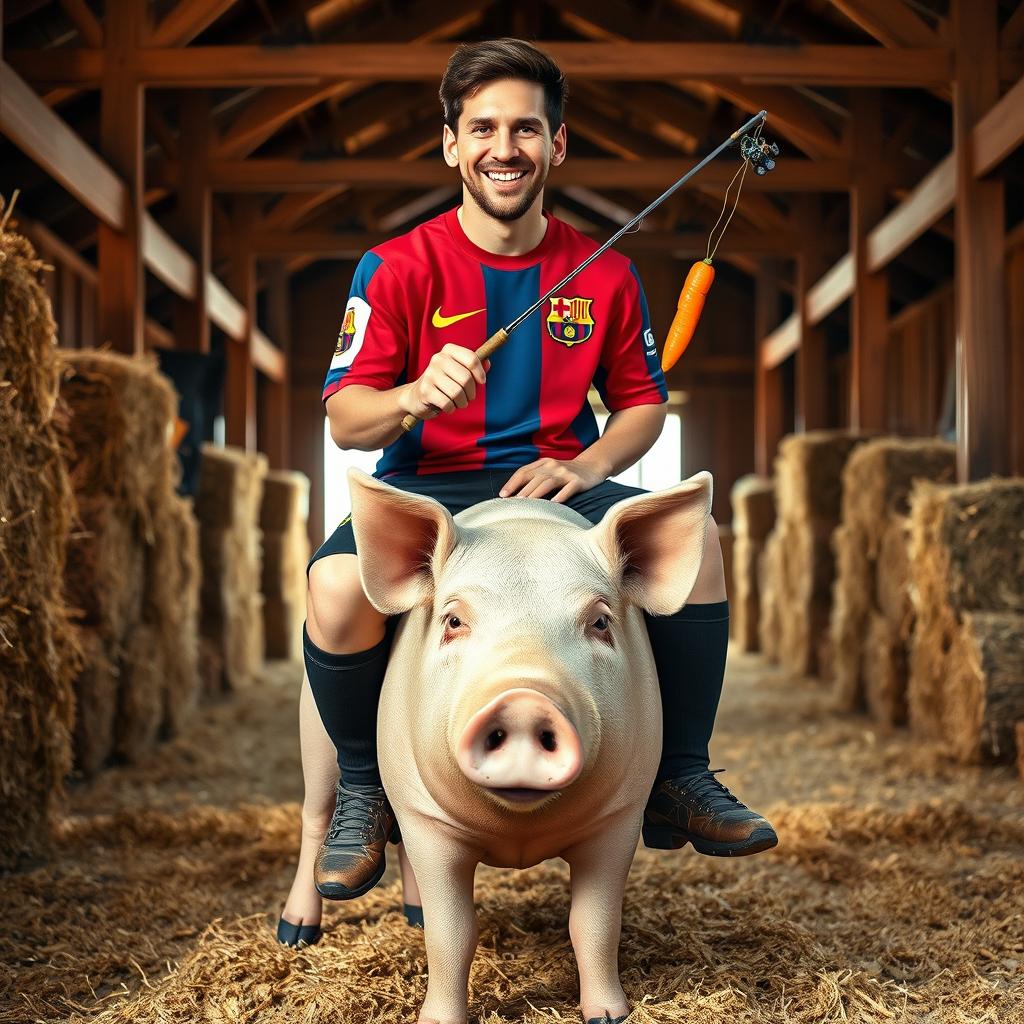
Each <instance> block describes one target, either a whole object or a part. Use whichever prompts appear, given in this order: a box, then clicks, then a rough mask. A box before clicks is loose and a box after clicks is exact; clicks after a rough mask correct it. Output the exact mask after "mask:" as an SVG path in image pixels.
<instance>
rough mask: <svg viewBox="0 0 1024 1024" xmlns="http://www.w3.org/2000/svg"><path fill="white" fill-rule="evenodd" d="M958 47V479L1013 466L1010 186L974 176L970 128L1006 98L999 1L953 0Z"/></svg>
mask: <svg viewBox="0 0 1024 1024" xmlns="http://www.w3.org/2000/svg"><path fill="white" fill-rule="evenodd" d="M952 38H953V40H954V45H955V47H956V67H957V75H956V81H955V82H954V83H953V151H954V156H955V163H956V320H957V336H956V428H957V429H956V434H957V477H958V478H959V480H960V481H961V482H966V481H968V480H980V479H982V478H984V477H987V476H990V475H992V474H993V473H998V474H1004V473H1009V472H1010V462H1011V459H1010V447H1011V445H1010V429H1009V418H1008V412H1009V410H1008V394H1007V389H1008V379H1007V378H1008V376H1009V374H1008V373H1007V370H1008V368H1009V351H1008V349H1007V344H1006V309H1005V303H1006V277H1005V271H1004V262H1003V261H1004V258H1005V257H1004V251H1003V250H1004V246H1005V226H1004V206H1005V198H1004V185H1003V180H1002V178H1001V177H1000V176H999V172H998V171H997V172H995V174H993V175H992V176H990V177H987V178H982V179H978V178H975V176H974V169H973V168H974V153H973V145H972V139H971V132H972V131H973V129H974V126H975V125H976V124H977V123H978V121H979V120H980V119H981V118H982V116H983V115H984V114H985V113H986V112H987V111H988V110H989V109H990V108H991V107H992V106H993V105H994V104H995V103H996V101H997V100H998V99H999V24H998V19H997V11H996V4H992V3H983V4H978V3H969V2H968V0H953V4H952Z"/></svg>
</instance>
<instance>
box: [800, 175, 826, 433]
mask: <svg viewBox="0 0 1024 1024" xmlns="http://www.w3.org/2000/svg"><path fill="white" fill-rule="evenodd" d="M793 212H794V219H795V221H796V223H795V227H796V231H797V234H798V236H799V238H800V252H799V254H798V256H797V261H796V310H797V315H798V316H799V317H800V347H799V348H798V349H797V353H796V393H795V396H794V397H795V403H794V427H795V429H796V430H798V431H801V432H802V431H805V430H817V429H820V428H821V427H825V426H828V409H827V402H826V396H827V393H828V388H827V383H828V381H827V375H828V366H827V356H828V353H827V351H826V348H825V329H824V327H823V326H821V325H820V324H818V325H816V326H812V325H811V322H810V319H809V317H808V313H807V292H808V291H809V290H810V288H811V287H812V286H813V285H814V284H816V283H817V281H818V280H819V279H820V278H821V277H822V275H823V274H824V273H825V271H826V270H828V263H827V262H826V260H825V255H824V253H823V252H822V246H821V236H822V227H823V224H822V220H823V218H822V213H821V198H820V197H819V196H813V195H802V196H797V197H796V198H795V199H794V201H793Z"/></svg>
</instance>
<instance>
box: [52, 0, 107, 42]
mask: <svg viewBox="0 0 1024 1024" xmlns="http://www.w3.org/2000/svg"><path fill="white" fill-rule="evenodd" d="M60 5H61V7H62V8H63V10H64V13H65V14H66V15H67V16H68V17H69V18H70V19H71V23H72V24H73V25H74V26H75V28H76V29H78V34H79V35H80V36H81V37H82V42H83V43H85V45H86V46H92V47H95V48H97V49H98V48H99V47H101V46H102V45H103V28H102V26H101V25H100V21H99V18H97V17H96V15H95V14H93V13H92V10H91V9H90V8H89V6H88V5H87V4H86V3H85V0H60Z"/></svg>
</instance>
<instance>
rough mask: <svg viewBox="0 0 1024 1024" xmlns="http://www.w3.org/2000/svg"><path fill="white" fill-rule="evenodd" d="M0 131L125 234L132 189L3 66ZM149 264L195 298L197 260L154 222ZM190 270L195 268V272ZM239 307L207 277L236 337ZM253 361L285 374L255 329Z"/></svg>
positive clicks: (212, 310) (145, 230)
mask: <svg viewBox="0 0 1024 1024" xmlns="http://www.w3.org/2000/svg"><path fill="white" fill-rule="evenodd" d="M0 130H2V131H3V133H4V134H5V135H7V136H8V137H9V138H10V139H11V140H12V141H13V142H14V143H15V144H16V145H17V146H18V147H19V148H20V149H22V150H23V152H25V153H26V154H27V155H28V156H30V157H31V158H32V159H33V160H35V161H36V162H37V163H39V164H40V165H41V166H42V167H43V168H44V169H45V170H46V172H47V173H48V174H50V175H52V176H53V177H54V178H56V179H57V180H58V181H60V182H61V183H62V184H64V185H65V187H67V188H68V190H69V191H71V192H72V193H73V194H74V195H75V196H76V197H77V198H78V199H79V200H80V201H81V202H82V204H83V205H84V206H85V207H86V208H87V209H89V210H91V211H92V213H93V214H95V216H97V217H98V218H100V219H101V220H102V221H103V222H104V223H105V224H107V225H108V226H110V227H112V228H115V229H117V230H121V229H123V227H124V224H125V220H124V217H125V210H126V207H127V203H128V191H127V188H126V187H125V184H124V182H123V181H122V180H121V179H120V178H119V177H118V175H117V174H115V173H114V171H113V170H111V168H110V167H109V166H108V165H107V164H106V162H105V161H104V160H102V159H101V158H100V157H99V156H97V155H96V153H94V152H93V151H92V150H91V149H90V148H89V147H88V146H87V145H86V144H85V143H84V142H83V141H82V140H81V139H80V138H79V136H78V135H77V134H76V133H75V132H74V131H73V130H72V129H71V128H70V127H69V126H68V125H67V123H66V122H64V121H63V120H62V119H61V118H59V117H58V116H57V115H56V114H55V113H53V111H52V110H50V109H49V108H48V107H47V106H46V104H45V103H43V101H42V100H41V99H40V98H39V97H38V96H37V95H36V94H35V93H34V92H33V91H32V89H30V88H29V87H28V86H27V85H26V84H25V83H24V82H23V81H22V80H21V79H20V78H19V77H18V75H17V74H15V73H14V72H13V71H12V70H11V68H9V67H8V66H7V65H6V64H4V63H3V62H0ZM141 236H142V252H143V259H144V260H145V262H146V266H147V267H148V268H149V269H150V270H151V271H152V272H153V273H154V274H155V275H156V276H157V277H158V278H160V280H162V281H164V283H166V284H167V285H168V287H170V288H171V289H172V290H173V291H176V292H178V294H180V295H182V296H183V297H185V298H191V297H192V295H194V283H193V282H192V280H191V275H194V273H195V269H194V268H195V264H194V262H193V261H192V258H191V257H190V256H189V255H188V254H187V253H186V252H185V251H184V250H183V249H182V248H181V246H179V245H178V244H177V243H176V242H175V241H174V240H173V239H172V238H171V237H170V235H168V234H167V232H166V231H164V229H163V228H161V227H160V225H159V224H157V223H156V221H154V220H153V219H152V218H150V217H148V216H144V217H143V218H142V225H141ZM189 268H192V269H191V270H190V269H189ZM238 311H239V306H238V303H237V301H236V300H235V299H234V297H233V296H232V295H231V293H230V292H229V291H228V290H227V289H226V288H225V287H224V285H223V284H222V283H221V282H220V281H219V280H218V279H217V278H216V277H214V276H213V275H212V274H210V275H208V277H207V312H208V313H209V316H210V319H211V320H212V321H213V322H214V323H215V324H217V326H218V327H221V328H222V329H223V330H224V331H226V332H227V333H228V335H229V336H231V337H232V338H237V337H238V336H239V332H240V331H241V330H243V329H244V324H241V325H240V319H239V315H238ZM253 359H254V362H255V363H256V365H257V366H258V367H259V368H260V369H261V370H262V371H263V372H264V373H266V375H267V376H269V377H273V378H274V379H277V378H278V377H280V375H281V373H282V364H283V359H284V357H283V355H282V354H281V352H279V351H278V350H277V349H276V348H275V347H274V345H273V343H272V342H271V341H270V339H269V338H267V337H266V336H265V335H263V334H262V333H261V332H260V331H258V330H257V331H254V337H253Z"/></svg>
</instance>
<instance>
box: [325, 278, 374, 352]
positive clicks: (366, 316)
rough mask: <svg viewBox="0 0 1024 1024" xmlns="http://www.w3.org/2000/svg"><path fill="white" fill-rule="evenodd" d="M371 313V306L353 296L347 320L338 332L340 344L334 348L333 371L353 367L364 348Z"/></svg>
mask: <svg viewBox="0 0 1024 1024" xmlns="http://www.w3.org/2000/svg"><path fill="white" fill-rule="evenodd" d="M370 312H371V310H370V305H369V303H368V302H367V301H366V300H365V299H361V298H358V297H357V296H353V297H352V298H351V299H349V300H348V308H347V309H346V310H345V319H344V320H342V322H341V330H340V331H338V343H337V344H336V345H335V346H334V358H333V359H332V360H331V369H332V370H337V369H339V368H341V367H348V366H351V365H352V361H353V360H354V359H355V357H356V356H357V355H358V354H359V350H360V349H361V348H362V347H363V338H364V337H365V336H366V325H367V324H368V323H369V321H370Z"/></svg>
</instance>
